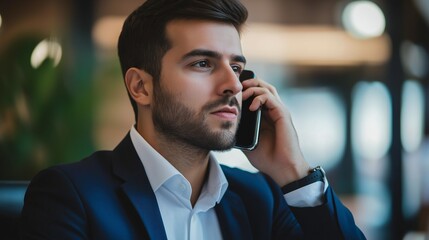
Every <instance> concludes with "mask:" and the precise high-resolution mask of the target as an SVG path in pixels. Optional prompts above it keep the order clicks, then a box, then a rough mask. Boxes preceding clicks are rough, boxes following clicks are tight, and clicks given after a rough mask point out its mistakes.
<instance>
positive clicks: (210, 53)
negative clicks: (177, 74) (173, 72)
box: [182, 49, 247, 64]
mask: <svg viewBox="0 0 429 240" xmlns="http://www.w3.org/2000/svg"><path fill="white" fill-rule="evenodd" d="M195 56H206V57H211V58H216V59H220V58H222V55H221V54H220V53H219V52H216V51H212V50H207V49H195V50H192V51H190V52H188V53H186V54H185V55H183V57H182V60H186V59H188V58H190V57H195ZM231 60H232V61H235V62H241V63H244V64H246V62H247V60H246V58H245V57H244V56H243V55H233V56H232V58H231Z"/></svg>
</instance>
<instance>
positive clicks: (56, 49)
mask: <svg viewBox="0 0 429 240" xmlns="http://www.w3.org/2000/svg"><path fill="white" fill-rule="evenodd" d="M62 52H63V51H62V48H61V45H60V44H59V43H58V42H57V41H54V40H48V39H45V40H43V41H41V42H40V43H39V44H37V46H36V47H35V48H34V50H33V53H32V54H31V59H30V61H31V66H32V67H33V68H35V69H37V68H38V67H40V65H41V64H42V63H43V62H44V61H45V60H46V59H48V58H50V59H52V60H53V62H54V66H57V65H58V64H59V63H60V61H61V57H62Z"/></svg>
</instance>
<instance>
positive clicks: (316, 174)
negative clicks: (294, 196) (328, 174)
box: [281, 166, 325, 194]
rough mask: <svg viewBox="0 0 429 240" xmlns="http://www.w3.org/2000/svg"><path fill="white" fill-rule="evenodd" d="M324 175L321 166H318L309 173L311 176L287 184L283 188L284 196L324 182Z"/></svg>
mask: <svg viewBox="0 0 429 240" xmlns="http://www.w3.org/2000/svg"><path fill="white" fill-rule="evenodd" d="M324 178H325V176H324V174H323V171H322V169H321V167H320V166H317V167H315V168H313V169H311V170H310V171H309V174H308V175H307V176H305V177H304V178H301V179H298V180H296V181H294V182H291V183H289V184H286V185H285V186H284V187H282V188H281V189H282V192H283V194H286V193H290V192H292V191H295V190H297V189H298V188H302V187H304V186H306V185H309V184H312V183H315V182H317V181H322V182H323V181H324Z"/></svg>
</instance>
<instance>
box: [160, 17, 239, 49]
mask: <svg viewBox="0 0 429 240" xmlns="http://www.w3.org/2000/svg"><path fill="white" fill-rule="evenodd" d="M166 35H167V38H168V39H169V41H170V44H171V46H172V48H171V49H170V50H174V51H176V50H177V51H183V52H188V51H191V50H193V49H197V48H201V49H210V50H214V51H217V52H220V53H223V54H235V55H241V54H242V51H241V42H240V35H239V33H238V31H237V29H236V28H235V27H234V26H233V25H231V24H227V23H219V22H213V21H205V20H174V21H171V22H169V23H168V24H167V27H166Z"/></svg>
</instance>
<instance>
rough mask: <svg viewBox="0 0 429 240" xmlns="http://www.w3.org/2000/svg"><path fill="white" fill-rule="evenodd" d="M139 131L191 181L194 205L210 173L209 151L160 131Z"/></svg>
mask: <svg viewBox="0 0 429 240" xmlns="http://www.w3.org/2000/svg"><path fill="white" fill-rule="evenodd" d="M137 131H138V132H139V133H140V134H141V135H142V136H143V137H144V138H145V140H146V141H147V142H148V143H149V144H150V145H151V146H152V147H153V148H154V149H155V150H156V151H157V152H159V153H160V154H161V155H162V156H163V157H164V158H165V159H167V161H168V162H170V163H171V165H173V166H174V167H175V168H176V169H177V170H178V171H179V172H180V173H181V174H182V175H183V176H184V177H185V178H186V179H187V180H188V181H189V183H190V184H191V187H192V194H191V199H190V201H191V204H192V206H194V205H195V203H196V201H197V200H198V197H199V196H200V193H201V189H202V187H203V185H204V182H205V179H206V175H207V174H208V165H209V151H208V150H205V149H204V150H203V149H200V148H198V147H195V146H192V145H189V144H187V143H185V142H183V141H181V140H180V139H177V138H174V137H171V136H167V135H165V134H162V133H159V132H154V134H148V132H147V131H142V130H141V129H137ZM148 135H153V136H156V137H151V136H148Z"/></svg>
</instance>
